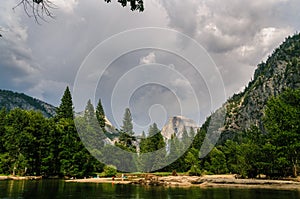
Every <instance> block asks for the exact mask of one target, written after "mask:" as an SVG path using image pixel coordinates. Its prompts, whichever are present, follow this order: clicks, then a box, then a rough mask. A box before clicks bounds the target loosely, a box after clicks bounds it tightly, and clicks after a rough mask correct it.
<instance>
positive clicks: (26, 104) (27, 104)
mask: <svg viewBox="0 0 300 199" xmlns="http://www.w3.org/2000/svg"><path fill="white" fill-rule="evenodd" d="M3 107H5V108H6V109H7V110H12V109H14V108H21V109H25V110H36V111H41V112H42V114H43V115H44V116H46V117H52V116H54V115H55V109H56V108H55V107H54V106H52V105H50V104H48V103H46V102H43V101H41V100H38V99H35V98H33V97H30V96H28V95H25V94H23V93H16V92H12V91H8V90H0V109H1V108H3Z"/></svg>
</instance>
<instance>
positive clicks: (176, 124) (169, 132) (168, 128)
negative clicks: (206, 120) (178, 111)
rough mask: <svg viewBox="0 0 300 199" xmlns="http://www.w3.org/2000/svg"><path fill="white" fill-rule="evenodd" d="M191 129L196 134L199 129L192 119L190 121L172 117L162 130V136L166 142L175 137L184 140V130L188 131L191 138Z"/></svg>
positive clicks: (184, 118) (180, 117) (181, 117)
mask: <svg viewBox="0 0 300 199" xmlns="http://www.w3.org/2000/svg"><path fill="white" fill-rule="evenodd" d="M191 128H192V129H193V130H194V132H195V133H196V132H197V129H198V128H199V127H198V126H197V124H196V123H195V122H194V121H193V120H191V119H188V118H186V117H183V116H174V117H171V118H170V119H169V121H168V122H167V124H166V125H165V126H164V127H163V128H162V130H161V134H162V136H163V137H164V138H165V139H166V140H169V139H171V137H172V136H173V135H174V136H176V137H177V138H179V139H180V138H182V134H183V132H184V129H185V130H186V131H187V133H188V134H189V136H190V130H191Z"/></svg>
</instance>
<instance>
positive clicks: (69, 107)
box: [56, 86, 74, 119]
mask: <svg viewBox="0 0 300 199" xmlns="http://www.w3.org/2000/svg"><path fill="white" fill-rule="evenodd" d="M56 114H57V115H56V118H57V119H61V118H69V119H73V118H74V110H73V102H72V96H71V92H70V90H69V87H68V86H67V88H66V90H65V92H64V95H63V97H62V99H61V103H60V105H59V107H58V108H57V110H56Z"/></svg>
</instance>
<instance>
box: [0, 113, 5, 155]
mask: <svg viewBox="0 0 300 199" xmlns="http://www.w3.org/2000/svg"><path fill="white" fill-rule="evenodd" d="M5 117H6V108H5V107H3V108H2V109H1V111H0V153H1V152H3V151H4V146H3V143H4V140H3V136H4V133H5Z"/></svg>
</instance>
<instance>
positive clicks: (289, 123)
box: [264, 89, 300, 177]
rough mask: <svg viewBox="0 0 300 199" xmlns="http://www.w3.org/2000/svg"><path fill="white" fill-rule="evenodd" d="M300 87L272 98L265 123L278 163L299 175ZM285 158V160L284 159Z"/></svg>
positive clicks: (284, 168)
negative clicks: (277, 155) (275, 150)
mask: <svg viewBox="0 0 300 199" xmlns="http://www.w3.org/2000/svg"><path fill="white" fill-rule="evenodd" d="M299 102H300V89H297V90H291V89H289V90H287V91H285V92H283V93H282V94H281V95H279V96H278V97H273V98H271V99H270V100H269V101H268V103H267V108H266V110H265V118H264V124H265V127H266V129H267V132H268V133H269V142H270V143H271V144H273V145H274V146H276V149H277V154H279V155H280V156H279V157H278V158H277V161H278V163H281V164H283V165H284V166H283V167H282V169H283V170H286V169H288V167H287V166H286V164H289V165H290V166H289V168H292V171H291V173H292V175H293V176H295V177H296V176H297V174H298V170H297V168H298V166H299V159H300V152H299V151H300V144H299V143H300V136H299V135H300V120H299V118H300V103H299ZM283 160H284V161H283Z"/></svg>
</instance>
